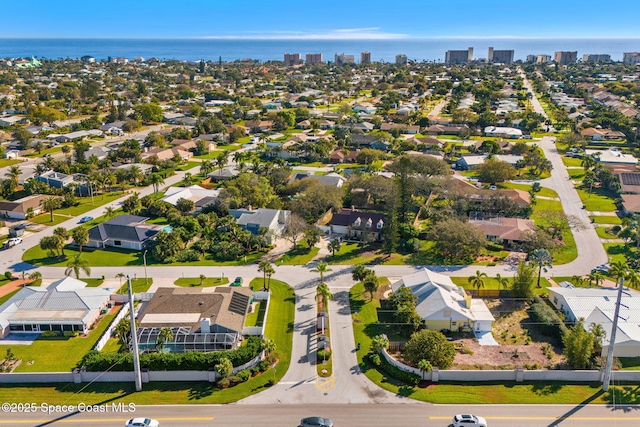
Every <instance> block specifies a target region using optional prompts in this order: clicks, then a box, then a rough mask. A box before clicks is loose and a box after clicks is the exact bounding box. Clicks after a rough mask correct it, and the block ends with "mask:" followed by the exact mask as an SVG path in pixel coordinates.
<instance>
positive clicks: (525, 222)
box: [469, 217, 536, 246]
mask: <svg viewBox="0 0 640 427" xmlns="http://www.w3.org/2000/svg"><path fill="white" fill-rule="evenodd" d="M469 224H472V225H473V226H474V227H476V228H477V229H478V230H480V231H482V232H483V233H484V235H485V237H486V238H487V240H489V241H491V242H495V243H499V244H503V245H504V246H517V245H518V244H520V243H522V239H523V236H524V235H526V233H528V232H534V231H535V229H536V227H535V224H534V223H533V221H532V220H530V219H523V218H503V217H498V218H492V219H489V220H475V219H471V220H469Z"/></svg>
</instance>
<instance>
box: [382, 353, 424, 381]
mask: <svg viewBox="0 0 640 427" xmlns="http://www.w3.org/2000/svg"><path fill="white" fill-rule="evenodd" d="M376 356H377V355H376ZM378 357H379V358H380V365H379V366H378V370H379V371H380V372H382V373H385V374H387V375H389V376H390V377H393V378H395V379H396V380H398V381H402V382H403V383H406V384H409V385H412V386H415V385H417V384H418V383H419V382H420V376H419V375H416V374H414V373H412V372H406V371H403V370H402V369H400V368H396V367H395V366H393V365H392V364H391V363H389V362H387V359H385V358H384V357H380V356H378Z"/></svg>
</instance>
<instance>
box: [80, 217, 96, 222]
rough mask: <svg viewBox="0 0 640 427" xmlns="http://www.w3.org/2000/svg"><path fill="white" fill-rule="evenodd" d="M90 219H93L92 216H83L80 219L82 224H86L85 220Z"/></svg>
mask: <svg viewBox="0 0 640 427" xmlns="http://www.w3.org/2000/svg"><path fill="white" fill-rule="evenodd" d="M89 221H93V217H92V216H83V217H82V219H80V224H84V223H85V222H89Z"/></svg>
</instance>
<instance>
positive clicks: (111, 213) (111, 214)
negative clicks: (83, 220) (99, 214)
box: [104, 206, 116, 219]
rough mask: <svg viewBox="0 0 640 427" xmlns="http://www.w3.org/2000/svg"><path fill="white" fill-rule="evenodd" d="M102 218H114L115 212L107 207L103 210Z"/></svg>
mask: <svg viewBox="0 0 640 427" xmlns="http://www.w3.org/2000/svg"><path fill="white" fill-rule="evenodd" d="M104 216H106V217H107V219H111V218H113V217H114V216H116V210H115V209H114V208H113V207H111V206H107V207H106V208H105V210H104Z"/></svg>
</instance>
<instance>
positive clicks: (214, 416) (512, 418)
mask: <svg viewBox="0 0 640 427" xmlns="http://www.w3.org/2000/svg"><path fill="white" fill-rule="evenodd" d="M638 409H639V408H638V407H637V406H636V407H608V406H602V405H589V406H582V407H581V406H570V405H542V406H537V405H430V404H424V403H419V404H415V405H390V404H377V405H362V404H352V405H338V404H335V405H326V404H315V405H279V404H275V405H274V404H271V405H256V406H253V407H251V408H247V407H244V408H240V407H238V406H237V405H233V404H230V405H196V406H193V405H166V406H139V407H137V408H136V410H135V412H134V413H128V414H123V413H118V412H115V413H114V412H107V413H100V414H90V413H76V414H69V413H62V414H53V415H46V414H40V413H37V414H3V416H2V419H0V425H12V426H23V425H24V426H48V425H58V424H61V425H62V424H64V425H91V426H122V425H123V424H124V422H125V421H126V420H127V419H128V418H130V417H132V416H146V417H153V418H155V419H158V420H159V421H160V425H161V426H162V427H167V426H169V427H184V426H221V427H223V426H224V427H226V426H237V427H263V426H279V427H280V426H282V427H285V426H291V427H294V426H297V425H298V423H299V421H300V419H301V418H302V417H307V416H312V415H319V416H324V417H329V418H331V419H332V420H333V422H334V424H335V425H336V426H337V427H346V426H349V427H356V426H367V427H378V426H380V427H388V426H398V427H425V426H426V427H445V426H448V425H450V423H451V418H452V416H453V415H454V414H459V413H469V412H471V413H475V414H477V415H481V416H484V417H485V418H486V419H487V422H488V424H489V425H490V426H491V427H532V426H536V427H538V426H547V427H556V426H562V427H601V426H604V425H612V426H616V427H631V426H637V425H638V424H639V423H640V412H639V411H638Z"/></svg>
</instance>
